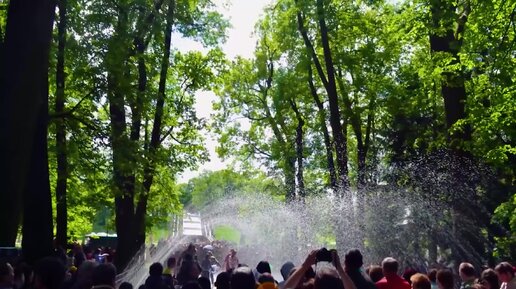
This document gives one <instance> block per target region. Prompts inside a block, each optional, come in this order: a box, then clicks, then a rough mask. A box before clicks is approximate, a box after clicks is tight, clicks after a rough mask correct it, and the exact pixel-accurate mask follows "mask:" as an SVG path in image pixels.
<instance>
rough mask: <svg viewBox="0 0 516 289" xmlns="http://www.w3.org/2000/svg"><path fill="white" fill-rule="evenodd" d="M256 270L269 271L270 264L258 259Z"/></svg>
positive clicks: (260, 271)
mask: <svg viewBox="0 0 516 289" xmlns="http://www.w3.org/2000/svg"><path fill="white" fill-rule="evenodd" d="M256 271H258V273H260V274H263V273H271V265H270V264H269V262H267V261H260V263H258V265H256Z"/></svg>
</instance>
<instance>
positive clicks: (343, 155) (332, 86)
mask: <svg viewBox="0 0 516 289" xmlns="http://www.w3.org/2000/svg"><path fill="white" fill-rule="evenodd" d="M317 14H318V22H319V28H320V33H321V42H322V46H323V51H324V61H325V65H326V74H325V72H324V70H323V68H322V65H321V63H320V61H319V58H318V56H317V53H316V52H315V48H314V46H313V44H312V42H311V41H310V38H309V37H308V33H307V31H306V29H305V28H304V23H303V16H302V14H301V12H298V13H297V21H298V30H299V32H300V33H301V36H302V37H303V41H304V42H305V46H306V47H307V49H308V51H309V52H310V55H311V58H312V61H313V62H314V65H315V67H316V69H317V73H318V74H319V77H320V79H321V81H322V83H323V85H324V87H325V89H326V93H327V94H328V101H329V104H330V126H331V128H332V133H333V143H334V146H335V152H336V156H337V169H338V187H339V193H340V195H341V196H343V195H344V194H345V193H346V192H349V179H348V154H347V139H346V137H345V135H344V134H343V128H342V123H341V116H340V110H339V101H338V95H337V86H336V83H335V68H334V67H333V59H332V55H331V49H330V43H329V38H328V28H327V27H326V21H325V16H324V14H325V13H324V4H323V1H322V0H317Z"/></svg>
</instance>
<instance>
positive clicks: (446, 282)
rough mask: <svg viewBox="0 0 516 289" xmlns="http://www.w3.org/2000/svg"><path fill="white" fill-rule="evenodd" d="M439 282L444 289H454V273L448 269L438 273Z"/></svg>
mask: <svg viewBox="0 0 516 289" xmlns="http://www.w3.org/2000/svg"><path fill="white" fill-rule="evenodd" d="M437 282H439V283H441V285H442V287H443V288H444V289H452V288H453V287H454V281H453V273H452V272H451V271H450V270H447V269H441V270H439V271H437Z"/></svg>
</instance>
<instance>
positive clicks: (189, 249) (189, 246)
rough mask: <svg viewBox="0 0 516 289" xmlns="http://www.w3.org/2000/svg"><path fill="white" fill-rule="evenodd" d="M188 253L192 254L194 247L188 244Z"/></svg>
mask: <svg viewBox="0 0 516 289" xmlns="http://www.w3.org/2000/svg"><path fill="white" fill-rule="evenodd" d="M187 250H188V251H190V252H193V251H195V245H194V244H193V243H190V244H188V249H187Z"/></svg>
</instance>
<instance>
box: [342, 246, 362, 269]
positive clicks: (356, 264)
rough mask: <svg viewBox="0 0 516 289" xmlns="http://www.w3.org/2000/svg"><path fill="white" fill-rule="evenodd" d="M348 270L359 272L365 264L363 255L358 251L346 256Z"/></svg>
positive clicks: (350, 252) (351, 251)
mask: <svg viewBox="0 0 516 289" xmlns="http://www.w3.org/2000/svg"><path fill="white" fill-rule="evenodd" d="M344 264H345V265H346V270H357V269H360V267H362V265H363V264H364V262H363V258H362V253H360V251H359V250H358V249H352V250H349V251H348V253H346V255H345V256H344Z"/></svg>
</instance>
